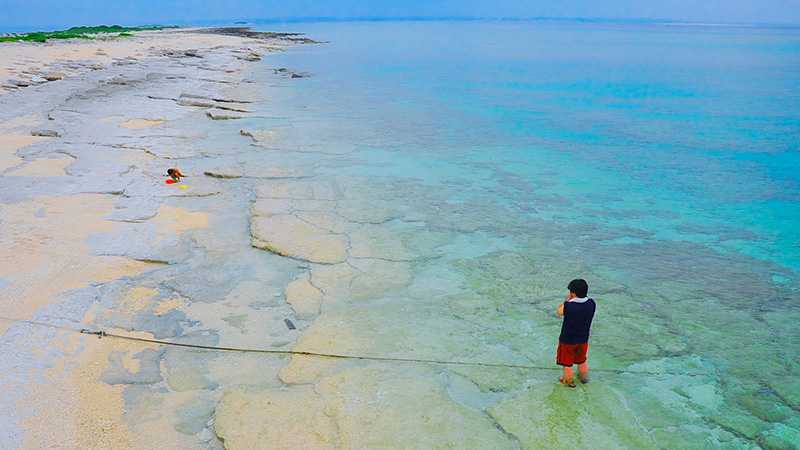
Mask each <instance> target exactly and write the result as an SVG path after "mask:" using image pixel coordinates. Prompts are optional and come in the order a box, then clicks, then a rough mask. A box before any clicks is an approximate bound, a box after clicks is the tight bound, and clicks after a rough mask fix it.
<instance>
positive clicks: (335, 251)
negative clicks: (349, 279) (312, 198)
mask: <svg viewBox="0 0 800 450" xmlns="http://www.w3.org/2000/svg"><path fill="white" fill-rule="evenodd" d="M250 233H251V234H252V236H253V246H254V247H257V248H261V249H264V250H268V251H271V252H273V253H277V254H278V255H282V256H288V257H290V258H295V259H300V260H304V261H309V262H315V263H322V264H336V263H341V262H344V261H345V260H346V259H347V237H346V236H345V235H341V234H333V233H330V232H328V231H325V230H324V229H321V228H318V227H316V226H314V225H312V224H310V223H308V222H305V221H303V220H300V219H299V218H298V217H296V216H294V215H277V216H270V217H254V218H253V220H252V221H251V223H250Z"/></svg>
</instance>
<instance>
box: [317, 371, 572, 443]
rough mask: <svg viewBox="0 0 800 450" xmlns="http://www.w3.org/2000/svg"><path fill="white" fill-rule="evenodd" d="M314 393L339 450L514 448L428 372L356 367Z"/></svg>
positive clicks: (497, 429)
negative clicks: (333, 427) (318, 396)
mask: <svg viewBox="0 0 800 450" xmlns="http://www.w3.org/2000/svg"><path fill="white" fill-rule="evenodd" d="M316 390H317V391H318V392H319V393H320V394H321V395H322V397H323V398H324V399H325V404H326V412H327V413H328V414H329V415H330V417H331V418H332V419H333V421H334V422H335V423H336V426H337V429H338V431H339V433H338V434H339V445H340V446H341V448H385V447H391V446H393V445H396V444H397V443H402V447H405V448H486V449H489V448H491V449H495V450H501V449H512V448H517V447H518V446H517V445H516V442H514V441H513V440H512V439H511V438H509V436H507V435H506V434H504V433H503V431H502V429H501V428H500V427H498V426H496V424H495V423H494V422H492V420H490V419H489V418H488V417H487V416H486V415H485V414H483V413H481V412H480V411H477V410H474V409H471V408H467V407H465V406H462V405H460V404H458V403H455V402H453V401H452V400H451V399H450V398H449V396H448V395H447V392H446V390H445V389H444V388H443V387H442V386H441V385H439V384H438V382H437V379H436V377H435V376H434V373H432V372H430V371H428V370H424V369H409V370H403V371H396V370H388V369H383V368H375V367H357V368H352V369H347V370H344V371H342V372H340V373H338V374H336V375H334V376H331V377H327V378H323V379H322V380H320V382H319V383H317V385H316ZM521 417H525V416H521ZM573 420H574V418H573ZM527 426H528V427H532V426H535V425H534V424H531V423H530V422H529V423H527Z"/></svg>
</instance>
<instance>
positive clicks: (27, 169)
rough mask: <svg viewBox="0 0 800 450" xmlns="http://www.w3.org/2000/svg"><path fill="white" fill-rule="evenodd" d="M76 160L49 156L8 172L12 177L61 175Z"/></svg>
mask: <svg viewBox="0 0 800 450" xmlns="http://www.w3.org/2000/svg"><path fill="white" fill-rule="evenodd" d="M74 161H75V160H74V159H72V158H47V159H35V160H33V161H29V162H27V163H25V164H24V165H22V166H21V167H19V168H16V169H13V170H11V171H9V172H8V173H6V176H11V177H61V176H64V175H66V174H67V173H66V172H65V169H66V168H67V166H69V165H70V164H72V163H73V162H74Z"/></svg>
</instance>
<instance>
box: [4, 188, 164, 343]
mask: <svg viewBox="0 0 800 450" xmlns="http://www.w3.org/2000/svg"><path fill="white" fill-rule="evenodd" d="M113 205H114V199H113V197H111V196H108V195H101V194H80V195H71V196H58V197H38V198H35V199H33V200H29V201H25V202H20V203H14V204H9V205H0V215H2V217H3V218H4V224H3V233H2V234H0V278H3V279H5V280H6V281H7V282H8V283H9V284H8V285H7V286H6V287H5V288H4V289H3V290H2V291H0V312H1V313H2V314H3V315H5V316H8V317H18V318H23V319H24V318H29V317H30V316H31V314H33V312H34V311H36V310H37V309H38V308H40V307H41V306H44V305H46V304H48V303H50V302H52V301H54V300H55V297H56V295H57V294H59V293H61V292H65V291H68V290H70V289H78V288H81V287H84V286H87V285H88V284H89V283H91V282H102V281H109V280H114V279H117V278H120V277H123V276H129V275H134V274H138V273H141V272H142V271H144V270H146V269H148V268H149V267H151V266H152V265H151V264H148V263H144V262H140V261H135V260H132V259H129V258H123V257H117V256H97V255H93V254H92V253H91V248H90V247H89V245H88V244H87V243H86V239H87V238H88V237H89V235H91V234H93V233H99V232H108V231H111V230H113V229H114V227H115V223H114V222H110V221H107V220H105V217H106V216H107V215H108V214H110V213H111V211H112V209H113ZM7 327H8V324H0V333H2V332H5V330H6V329H7Z"/></svg>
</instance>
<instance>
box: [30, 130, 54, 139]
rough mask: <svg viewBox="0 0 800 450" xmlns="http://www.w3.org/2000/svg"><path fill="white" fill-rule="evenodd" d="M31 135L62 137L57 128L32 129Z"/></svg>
mask: <svg viewBox="0 0 800 450" xmlns="http://www.w3.org/2000/svg"><path fill="white" fill-rule="evenodd" d="M31 136H41V137H61V135H60V134H59V133H58V131H55V130H33V131H31Z"/></svg>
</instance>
